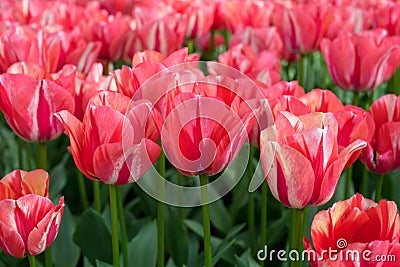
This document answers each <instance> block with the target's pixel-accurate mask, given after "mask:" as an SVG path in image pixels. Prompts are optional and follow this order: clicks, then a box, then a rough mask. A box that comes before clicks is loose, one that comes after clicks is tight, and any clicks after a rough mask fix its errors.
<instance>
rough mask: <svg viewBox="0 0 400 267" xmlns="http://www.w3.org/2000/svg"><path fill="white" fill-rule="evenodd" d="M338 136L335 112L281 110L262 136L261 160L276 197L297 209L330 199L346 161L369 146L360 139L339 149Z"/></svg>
mask: <svg viewBox="0 0 400 267" xmlns="http://www.w3.org/2000/svg"><path fill="white" fill-rule="evenodd" d="M337 138H338V122H337V121H336V119H335V116H334V114H332V113H320V112H312V113H307V114H305V115H301V116H295V115H294V114H292V113H289V112H280V113H278V115H277V116H276V119H275V125H274V126H271V127H269V128H267V129H265V130H263V131H262V132H261V139H260V144H261V146H260V151H261V156H260V158H261V163H262V166H263V170H264V172H265V175H266V179H267V181H268V184H269V187H270V189H271V192H272V194H273V195H274V197H275V198H276V199H278V200H279V201H280V202H282V203H283V204H284V205H286V206H288V207H292V208H298V209H301V208H304V207H306V206H321V205H323V204H325V203H326V202H328V201H329V200H330V199H331V197H332V196H333V194H334V192H335V189H336V186H337V182H338V180H339V177H340V175H341V173H342V171H343V170H344V168H345V166H346V164H347V162H348V161H349V160H350V159H351V157H352V155H353V154H354V153H356V152H357V151H359V150H361V149H362V148H363V147H365V146H366V142H364V141H362V140H359V139H357V140H356V141H354V142H353V143H351V144H349V145H348V146H346V147H345V148H344V149H342V150H339V146H338V140H337ZM271 157H273V165H272V168H271V169H269V161H270V160H271Z"/></svg>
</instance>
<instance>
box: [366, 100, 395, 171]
mask: <svg viewBox="0 0 400 267" xmlns="http://www.w3.org/2000/svg"><path fill="white" fill-rule="evenodd" d="M369 113H370V114H371V116H372V118H373V121H374V125H375V127H371V128H372V132H373V138H372V140H370V142H368V145H367V147H366V148H365V149H363V151H362V153H361V157H360V159H361V161H362V162H363V163H364V164H365V165H366V166H367V168H368V169H369V170H370V171H373V172H376V173H380V174H385V173H389V172H392V171H394V170H397V169H400V138H399V136H400V97H398V96H397V97H396V96H395V95H392V94H389V95H384V96H382V97H381V98H379V99H378V100H376V101H375V102H374V103H373V104H372V105H371V108H370V111H369ZM373 129H374V130H373Z"/></svg>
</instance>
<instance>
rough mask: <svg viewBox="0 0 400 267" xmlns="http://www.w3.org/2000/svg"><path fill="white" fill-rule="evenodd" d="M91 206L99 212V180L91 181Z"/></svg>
mask: <svg viewBox="0 0 400 267" xmlns="http://www.w3.org/2000/svg"><path fill="white" fill-rule="evenodd" d="M93 207H94V210H95V211H97V212H98V213H100V212H101V198H100V182H99V181H93Z"/></svg>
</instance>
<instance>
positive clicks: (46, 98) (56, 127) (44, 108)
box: [0, 73, 75, 142]
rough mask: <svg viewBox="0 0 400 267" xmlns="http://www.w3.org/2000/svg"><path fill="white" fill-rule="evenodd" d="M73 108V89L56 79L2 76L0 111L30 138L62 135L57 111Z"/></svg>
mask: <svg viewBox="0 0 400 267" xmlns="http://www.w3.org/2000/svg"><path fill="white" fill-rule="evenodd" d="M74 108H75V103H74V98H73V96H72V94H71V92H68V91H67V89H65V88H64V87H62V86H60V85H58V84H57V83H56V82H54V81H51V80H47V79H43V80H36V79H34V78H32V77H30V76H27V75H25V74H9V73H4V74H2V75H0V110H1V111H2V112H3V113H4V116H5V118H6V121H7V124H8V125H9V126H10V127H11V128H12V129H13V131H14V132H15V133H16V134H18V135H19V136H20V137H21V138H23V139H25V140H27V141H30V142H46V141H50V140H53V139H55V138H57V137H58V136H60V135H61V133H62V132H63V128H62V126H61V124H60V122H59V121H58V120H57V119H56V118H55V117H54V112H58V111H61V110H68V111H69V112H74Z"/></svg>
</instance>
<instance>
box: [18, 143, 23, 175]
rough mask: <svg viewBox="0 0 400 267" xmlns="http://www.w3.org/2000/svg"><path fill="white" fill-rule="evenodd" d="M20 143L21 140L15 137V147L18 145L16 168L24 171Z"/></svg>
mask: <svg viewBox="0 0 400 267" xmlns="http://www.w3.org/2000/svg"><path fill="white" fill-rule="evenodd" d="M22 143H23V140H22V139H21V138H19V137H17V145H18V168H19V169H21V170H23V169H24V155H23V151H22Z"/></svg>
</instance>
